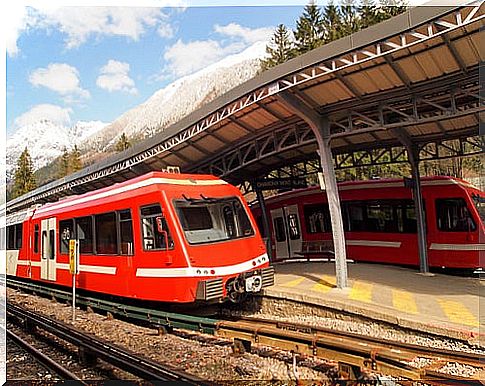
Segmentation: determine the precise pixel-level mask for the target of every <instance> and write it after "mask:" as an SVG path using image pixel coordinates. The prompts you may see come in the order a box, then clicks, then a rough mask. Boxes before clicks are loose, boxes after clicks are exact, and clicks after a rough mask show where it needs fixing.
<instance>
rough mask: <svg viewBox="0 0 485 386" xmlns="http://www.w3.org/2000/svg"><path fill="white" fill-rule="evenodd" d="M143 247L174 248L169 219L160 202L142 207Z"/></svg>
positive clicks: (156, 248) (151, 248)
mask: <svg viewBox="0 0 485 386" xmlns="http://www.w3.org/2000/svg"><path fill="white" fill-rule="evenodd" d="M140 212H141V224H142V238H143V249H145V250H149V251H153V250H160V249H167V245H166V243H167V242H168V248H173V240H172V238H171V236H170V232H169V229H168V225H167V221H166V220H165V217H164V216H163V214H162V208H161V207H160V205H159V204H154V205H150V206H145V207H142V208H141V211H140Z"/></svg>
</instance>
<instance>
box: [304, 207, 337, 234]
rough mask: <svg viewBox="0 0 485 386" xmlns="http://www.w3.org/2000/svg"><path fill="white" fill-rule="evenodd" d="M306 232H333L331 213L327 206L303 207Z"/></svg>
mask: <svg viewBox="0 0 485 386" xmlns="http://www.w3.org/2000/svg"><path fill="white" fill-rule="evenodd" d="M303 214H304V216H305V224H306V230H307V232H308V233H323V232H331V230H332V224H331V221H330V212H329V209H328V206H326V205H320V204H316V205H305V206H304V207H303Z"/></svg>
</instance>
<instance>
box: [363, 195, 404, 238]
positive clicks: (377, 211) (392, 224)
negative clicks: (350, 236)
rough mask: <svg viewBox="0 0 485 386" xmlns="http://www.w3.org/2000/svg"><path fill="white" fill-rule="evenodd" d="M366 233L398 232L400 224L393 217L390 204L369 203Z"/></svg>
mask: <svg viewBox="0 0 485 386" xmlns="http://www.w3.org/2000/svg"><path fill="white" fill-rule="evenodd" d="M365 227H366V231H368V232H391V233H396V232H397V231H398V223H397V221H396V220H395V219H394V216H393V208H392V206H391V204H389V203H380V202H372V203H367V221H366V226H365Z"/></svg>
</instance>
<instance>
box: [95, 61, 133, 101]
mask: <svg viewBox="0 0 485 386" xmlns="http://www.w3.org/2000/svg"><path fill="white" fill-rule="evenodd" d="M129 72H130V65H129V64H128V63H123V62H119V61H117V60H113V59H110V60H109V61H108V63H106V65H104V66H103V67H102V68H101V70H100V74H101V75H99V76H98V78H97V79H96V85H97V86H98V87H100V88H102V89H104V90H108V91H109V92H112V91H125V92H128V93H130V94H136V93H137V92H138V91H137V89H136V87H135V82H134V81H133V79H131V78H130V77H129V76H128V73H129Z"/></svg>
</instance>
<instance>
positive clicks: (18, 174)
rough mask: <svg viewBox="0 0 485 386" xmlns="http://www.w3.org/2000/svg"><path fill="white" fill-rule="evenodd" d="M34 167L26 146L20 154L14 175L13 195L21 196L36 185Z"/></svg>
mask: <svg viewBox="0 0 485 386" xmlns="http://www.w3.org/2000/svg"><path fill="white" fill-rule="evenodd" d="M33 169H34V167H33V165H32V159H31V158H30V154H29V151H28V150H27V148H25V150H24V151H23V152H22V154H20V157H19V159H18V161H17V169H16V170H15V175H14V192H13V195H14V197H19V196H22V195H23V194H25V193H27V192H30V191H31V190H33V189H35V188H36V187H37V184H36V182H35V178H34V170H33Z"/></svg>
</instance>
